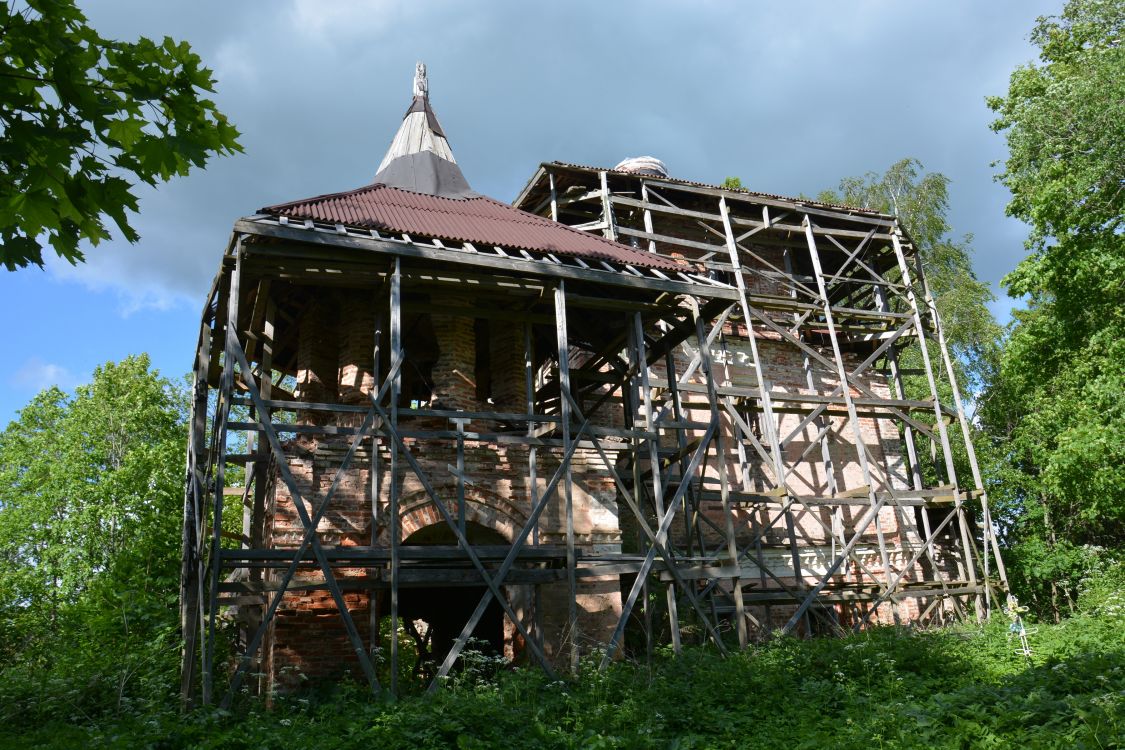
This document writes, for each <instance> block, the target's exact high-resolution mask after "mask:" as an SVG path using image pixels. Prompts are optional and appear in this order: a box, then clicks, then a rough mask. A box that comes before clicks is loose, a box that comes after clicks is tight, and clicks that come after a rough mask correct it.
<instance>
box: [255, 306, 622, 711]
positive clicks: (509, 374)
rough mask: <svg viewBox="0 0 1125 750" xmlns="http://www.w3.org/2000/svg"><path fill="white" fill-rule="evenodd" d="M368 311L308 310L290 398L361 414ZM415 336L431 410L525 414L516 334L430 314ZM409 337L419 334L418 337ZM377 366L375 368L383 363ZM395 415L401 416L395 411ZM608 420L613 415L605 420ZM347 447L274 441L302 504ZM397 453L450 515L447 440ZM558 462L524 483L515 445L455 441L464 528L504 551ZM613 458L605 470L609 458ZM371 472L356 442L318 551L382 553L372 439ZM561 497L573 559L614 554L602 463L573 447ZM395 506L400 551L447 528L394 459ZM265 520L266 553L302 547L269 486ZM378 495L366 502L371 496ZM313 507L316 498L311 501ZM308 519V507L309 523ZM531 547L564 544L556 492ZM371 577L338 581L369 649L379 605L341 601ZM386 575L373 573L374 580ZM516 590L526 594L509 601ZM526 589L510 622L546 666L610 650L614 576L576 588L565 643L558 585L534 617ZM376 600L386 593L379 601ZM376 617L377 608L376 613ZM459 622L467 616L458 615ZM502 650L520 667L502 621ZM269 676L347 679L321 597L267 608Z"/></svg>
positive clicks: (346, 656) (335, 618)
mask: <svg viewBox="0 0 1125 750" xmlns="http://www.w3.org/2000/svg"><path fill="white" fill-rule="evenodd" d="M441 303H442V304H443V305H448V306H451V307H465V308H471V307H472V306H473V305H474V304H479V302H477V301H474V300H472V299H471V298H468V297H463V296H451V297H443V298H442V299H441ZM374 319H375V313H374V308H373V303H372V302H371V301H370V295H367V296H366V297H363V296H360V295H359V293H351V292H346V291H335V292H329V291H323V292H321V293H319V294H318V295H317V296H316V298H315V300H314V301H313V302H312V303H311V304H310V305H309V306H308V308H307V309H306V311H305V313H304V314H303V315H302V316H301V318H300V320H299V321H298V323H297V325H298V329H299V337H300V338H299V342H298V345H297V350H298V358H297V360H298V361H297V366H298V372H297V391H296V393H295V395H296V396H297V398H298V399H300V400H307V401H317V402H325V403H351V404H362V403H365V402H366V401H367V400H368V398H369V395H368V394H369V393H370V392H371V389H372V387H373V384H374V377H373V375H372V368H373V355H372V349H373V346H374V338H373V330H374ZM429 323H430V325H429V326H425V327H424V328H425V329H426V330H429V329H430V328H432V331H433V338H434V339H435V340H436V342H427V343H426V344H425V345H419V346H418V347H414V346H412V344H413V343H414V342H412V341H410V340H406V341H404V348H406V349H407V352H408V362H407V365H406V366H404V370H405V369H406V368H407V367H410V366H414V365H416V364H417V363H411V362H410V361H409V358H410V352H411V351H412V350H414V351H429V350H431V349H435V343H436V352H435V353H436V357H434V358H433V361H432V362H426V363H423V364H422V365H421V368H420V370H428V375H429V378H430V383H431V384H432V392H431V394H432V395H431V400H430V403H429V404H428V406H430V407H431V408H444V409H457V410H462V411H501V412H504V411H508V412H523V411H524V410H525V406H526V388H525V376H524V372H525V368H524V343H523V337H522V328H521V327H520V326H518V325H513V326H492V327H490V329H489V330H488V334H487V336H488V340H487V341H480V342H478V341H477V340H476V330H475V329H476V326H474V321H473V319H472V318H468V317H463V316H453V315H433V316H432V319H431V320H430V321H429ZM419 330H421V329H419ZM482 347H486V348H487V351H488V357H489V359H490V361H491V373H492V374H491V383H490V389H489V390H490V393H491V399H492V403H491V404H490V403H487V402H485V401H482V400H481V399H480V398H478V395H480V394H478V389H477V375H478V373H477V369H478V368H477V359H478V355H479V352H480V349H481V348H482ZM384 366H385V365H384ZM404 405H409V404H407V403H405V402H404ZM360 417H361V415H358V414H357V415H342V416H341V415H332V416H331V417H328V416H327V415H323V414H322V415H315V414H313V413H302V414H301V416H300V417H299V419H298V421H300V422H303V423H307V424H321V425H323V424H327V423H332V424H340V425H353V426H354V425H357V424H358V423H359V421H360ZM616 421H617V422H618V423H619V422H620V416H619V415H618V416H617V417H616ZM496 428H497V424H496V423H495V422H489V421H481V420H477V421H474V422H470V423H469V424H467V425H465V430H466V431H467V432H470V433H471V432H473V431H474V430H495V429H496ZM400 429H401V430H403V431H404V432H409V431H411V430H414V431H419V430H444V431H449V430H453V429H455V425H453V424H452V423H451V422H449V421H448V420H444V419H437V418H433V417H404V418H402V420H401V421H400ZM350 441H351V438H350V437H348V436H331V435H327V436H298V437H296V438H293V439H291V440H289V441H288V442H287V444H286V452H287V454H288V455H289V456H290V460H289V468H290V470H291V471H292V473H293V475H294V477H295V479H296V481H297V484H298V487H299V488H300V489H301V491H302V493H303V495H304V497H305V498H306V500H310V499H314V498H316V499H319V498H322V497H324V495H325V493H326V492H327V491H328V488H329V487H330V486H331V485H332V483H333V480H334V479H335V478H336V472H337V467H338V466H339V465H340V463H341V461H342V459H343V457H344V454H345V452H346V451H347V448H348V445H349V443H350ZM405 443H406V445H407V447H408V449H409V450H410V451H411V452H412V454H413V455H414V456H415V457H416V458H417V459H418V462H419V464H420V465H421V468H422V471H423V472H424V473H425V474H426V475H427V477H428V479H429V481H430V482H431V485H432V486H433V488H434V490H435V492H436V493H437V495H438V496H439V497H441V498H442V499H443V501H444V503H443V504H444V506H445V507H446V508H447V510H448V511H449V513H450V515H451V516H452V517H453V518H457V515H458V508H457V480H456V477H455V476H454V475H453V474H452V473H451V472H450V471H449V468H448V467H450V466H455V465H456V463H457V452H456V441H455V440H450V439H440V440H436V439H426V438H421V437H407V438H406V439H405ZM560 458H561V451H560V450H557V449H546V448H539V449H538V451H537V456H536V458H535V473H536V481H535V483H534V486H533V485H532V483H531V481H530V480H529V462H530V461H531V452H530V450H529V448H528V447H527V446H521V445H503V444H500V445H498V444H494V443H488V442H481V441H476V440H472V439H466V440H465V443H464V464H465V476H466V478H467V480H468V481H467V483H466V485H465V488H464V495H465V500H466V503H465V516H466V520H467V521H469V522H470V523H474V524H477V525H479V526H481V527H483V528H485V529H490V530H492V531H494V532H496V533H497V534H498V535H499V536H500V537H501V538H503V539H504V540H505V541H507V542H511V540H513V539H514V538H515V537H516V536H517V534H518V533H519V531H520V530H521V529H522V528H523V526H524V524H525V523H526V521H527V519H528V516H529V514H530V512H531V507H532V497H533V496H534V497H539V496H541V495H542V493H543V492H544V491H545V489H546V486H547V484H548V482H549V481H550V479H551V477H552V475H553V474H554V473H555V471H556V469H557V468H558V466H559V460H560ZM611 460H613V458H612V456H611ZM376 463H377V464H378V465H379V466H380V467H381V468H380V471H379V472H378V476H377V481H376V482H373V476H372V470H371V467H372V456H371V451H370V447H369V443H366V442H365V443H364V444H362V445H361V447H360V449H359V450H358V451H357V452H356V455H355V457H354V459H353V461H352V462H351V465H350V468H349V469H348V470H347V471H346V472H345V473H344V475H343V476H342V477H341V480H340V483H339V484H338V486H337V489H336V491H335V494H334V496H333V499H332V502H331V504H330V505H329V510H328V511H327V513H326V514H325V515H324V517H323V518H322V520H321V521H320V524H319V525H318V527H317V533H318V536H319V538H320V540H321V543H322V544H323V545H325V546H326V547H327V546H337V545H341V546H366V545H372V544H375V545H378V546H382V547H384V548H386V547H388V546H389V544H390V524H389V519H388V516H387V513H388V509H389V505H390V487H391V477H390V473H389V467H390V453H389V451H388V449H387V445H386V443H385V442H384V443H383V444H382V445H381V447H380V455H379V457H378V461H377V462H376ZM571 471H572V476H573V483H572V497H573V507H574V528H575V541H576V545H577V548H578V550H579V553H580V554H581V553H583V552H585V553H593V552H619V551H620V549H621V534H620V528H619V525H618V514H617V504H616V489H615V487H614V484H613V481H612V479H611V477H610V476H609V473H608V472H607V471H606V469H605V466H604V464H603V463H602V462H601V459H600V458H599V456H598V455H597V453H596V452H594V451H586V450H579V451H578V452H577V453H576V454H575V456H574V457H573V460H572V465H571ZM396 481H397V486H398V498H399V518H400V523H399V541H400V542H404V541H407V540H408V538H409V537H410V536H411V535H412V534H415V533H417V532H419V531H422V530H424V529H427V528H430V527H436V528H440V529H444V528H445V527H446V523H445V521H444V520H443V518H442V516H441V514H440V512H439V511H438V510H437V509H436V508H435V507H434V506H433V504H432V502H431V501H430V498H429V495H428V494H427V493H426V491H425V489H424V487H423V485H422V482H421V481H420V480H419V478H418V477H417V476H416V474H415V473H414V471H413V470H412V469H411V468H410V467H409V465H408V464H407V462H406V461H405V460H399V462H398V470H397V475H396ZM272 484H273V488H274V490H273V494H272V497H271V498H270V502H269V507H268V509H267V535H268V543H269V544H270V546H273V547H279V548H286V547H295V546H297V545H298V544H299V543H300V540H301V537H302V535H303V526H302V525H301V522H300V519H299V516H298V514H297V512H296V509H295V507H294V505H293V501H292V498H291V497H290V493H289V491H288V489H287V488H286V486H285V485H284V483H283V482H281V481H279V480H278V479H277V478H276V477H275V479H274V481H273V482H272ZM374 486H377V490H375V491H374V502H373V500H372V498H373V487H374ZM314 502H316V500H314ZM311 513H312V511H311V509H310V515H311ZM538 538H539V543H540V544H542V545H554V546H561V545H565V542H566V524H565V514H564V505H563V501H562V488H561V485H560V487H559V489H558V491H557V493H556V499H555V500H553V501H552V502H551V503H550V504H549V505H548V506H547V509H546V511H545V512H544V513H543V514H542V516H541V517H540V519H539V523H538ZM377 574H378V572H377V571H372V570H365V569H358V568H357V569H345V570H343V571H341V572H340V573H338V578H339V580H340V583H341V587H342V588H343V589H344V591H345V598H346V601H347V606H348V609H349V611H350V612H351V613H352V616H353V618H354V620H355V622H356V625H357V628H358V629H359V630H360V633H361V636H362V637H363V639H364V641H365V643H369V642H370V641H369V639H370V620H371V615H370V612H371V607H372V605H373V603H376V602H375V601H374V599H375V598H378V597H379V596H380V595H379V594H375V595H373V594H372V593H371V589H370V588H369V587H368V588H363V589H355V590H349V583H354V582H360V581H361V579H369V578H371V577H372V576H373V575H377ZM384 575H385V573H384ZM321 578H322V576H321V573H320V571H319V570H318V569H316V568H307V569H302V570H300V571H299V572H298V574H297V576H296V578H295V579H294V586H296V587H299V585H300V583H301V582H302V581H306V582H308V581H315V580H318V579H321ZM521 588H522V589H525V590H521ZM528 588H529V587H518V586H509V587H507V593H508V594H509V596H510V597H511V599H512V603H513V607H514V608H515V610H516V613H517V616H518V617H520V619H521V620H522V621H523V624H524V625H525V626H527V627H528V628H529V629H532V628H533V626H534V625H533V623H534V624H537V625H538V627H540V628H541V630H542V633H543V634H544V637H545V638H544V639H545V650H546V651H547V654H548V656H549V657H551V658H561V657H562V656H563V654H565V653H566V648H567V644H568V643H569V642H570V640H571V639H572V638H577V640H578V642H579V643H580V644H581V645H583V646H593V645H595V644H599V643H604V642H605V641H606V640H608V638H609V635H610V634H611V632H612V628H613V626H614V625H615V624H616V622H617V619H618V617H619V615H620V610H621V595H620V590H619V583H618V580H617V578H616V577H609V578H605V579H601V578H587V579H582V580H580V581H579V583H578V596H577V600H578V610H579V627H578V633H577V634H575V633H571V632H569V628H568V621H567V620H568V616H567V613H568V602H569V599H570V594H569V588H568V585H567V584H566V583H565V581H564V582H561V583H552V584H545V585H542V586H540V591H539V606H538V620H537V623H536V618H535V614H536V613H535V611H534V606H533V599H534V597H533V596H532V595H531V593H530V591H528V590H526V589H528ZM383 598H385V596H384V597H383ZM379 605H380V610H379V611H380V614H381V615H382V616H386V614H387V611H386V608H387V603H386V602H385V601H381V602H379ZM466 617H467V615H466ZM504 640H505V643H504V651H505V653H506V655H508V656H509V657H518V656H519V655H520V650H521V646H522V644H521V642H520V641H519V638H518V636H517V631H516V628H515V627H514V625H513V624H512V623H511V622H510V620H508V618H507V617H505V622H504ZM265 653H266V672H267V679H268V682H269V683H270V684H271V685H274V686H276V687H277V688H278V689H282V690H285V689H292V688H294V687H297V686H298V685H299V684H300V683H301V682H302V681H304V680H306V679H311V680H316V679H322V678H333V677H336V676H339V675H341V674H342V673H344V672H347V671H350V672H351V673H353V674H357V675H358V674H359V671H360V669H359V664H358V661H357V659H356V657H355V655H354V653H353V649H352V646H351V644H350V643H349V642H348V640H347V637H346V633H345V630H344V626H343V624H342V622H341V620H340V618H339V615H338V610H337V609H336V605H335V602H334V601H333V599H332V597H331V595H330V594H329V593H328V592H327V591H313V592H301V593H290V594H288V595H287V596H286V597H285V599H284V600H283V603H282V605H281V607H280V608H279V610H278V616H277V618H276V620H275V624H274V625H273V626H272V627H271V632H270V634H269V636H268V640H267V643H266V646H265Z"/></svg>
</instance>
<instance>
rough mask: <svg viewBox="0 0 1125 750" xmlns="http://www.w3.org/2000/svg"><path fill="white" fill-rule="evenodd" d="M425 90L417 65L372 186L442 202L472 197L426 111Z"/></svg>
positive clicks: (426, 84)
mask: <svg viewBox="0 0 1125 750" xmlns="http://www.w3.org/2000/svg"><path fill="white" fill-rule="evenodd" d="M429 89H430V85H429V81H428V80H427V78H426V65H425V64H424V63H421V62H420V63H418V64H417V65H416V66H415V69H414V101H412V102H411V104H410V109H408V110H406V115H405V116H404V117H403V118H402V125H401V126H400V127H399V129H398V133H396V134H395V137H394V140H393V141H391V147H390V148H389V149H387V155H386V156H384V157H383V162H382V163H381V164H380V165H379V171H378V173H376V175H375V182H376V183H381V184H384V185H388V186H390V187H396V188H400V189H402V190H409V191H411V192H414V193H425V194H428V195H439V196H442V197H443V198H472V197H475V196H476V195H477V194H476V193H474V192H473V191H472V189H470V188H469V183H468V181H466V180H465V175H463V174H462V173H461V168H460V167H459V166H457V160H456V159H454V158H453V151H451V150H450V148H449V141H447V140H446V138H445V133H444V132H443V131H442V129H441V125H440V124H439V123H438V120H437V116H436V115H435V114H434V111H433V110H432V109H431V108H430V91H429Z"/></svg>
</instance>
